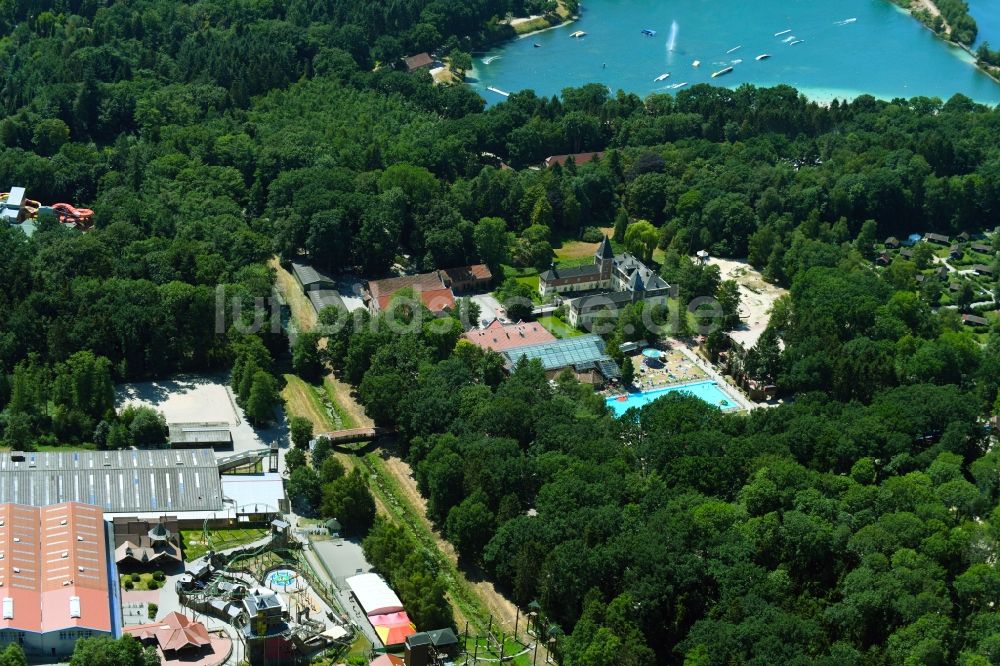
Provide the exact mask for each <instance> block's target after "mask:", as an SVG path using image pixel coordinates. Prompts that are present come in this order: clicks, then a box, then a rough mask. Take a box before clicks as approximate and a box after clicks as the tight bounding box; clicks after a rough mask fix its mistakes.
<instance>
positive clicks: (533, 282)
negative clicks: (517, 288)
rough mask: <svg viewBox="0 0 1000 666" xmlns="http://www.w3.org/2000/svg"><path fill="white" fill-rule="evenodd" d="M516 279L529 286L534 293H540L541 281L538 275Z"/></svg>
mask: <svg viewBox="0 0 1000 666" xmlns="http://www.w3.org/2000/svg"><path fill="white" fill-rule="evenodd" d="M514 279H515V280H517V281H518V282H521V283H523V284H526V285H528V286H529V287H531V289H532V290H533V291H535V292H537V291H538V282H539V279H538V274H537V273H535V274H534V275H522V276H518V277H516V278H514Z"/></svg>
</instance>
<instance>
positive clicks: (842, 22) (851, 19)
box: [833, 18, 858, 25]
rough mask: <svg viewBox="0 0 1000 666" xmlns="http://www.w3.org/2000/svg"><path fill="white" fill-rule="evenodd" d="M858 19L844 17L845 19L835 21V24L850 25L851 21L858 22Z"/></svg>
mask: <svg viewBox="0 0 1000 666" xmlns="http://www.w3.org/2000/svg"><path fill="white" fill-rule="evenodd" d="M857 20H858V19H856V18H849V19H844V20H843V21H834V22H833V24H834V25H850V24H851V23H855V22H857Z"/></svg>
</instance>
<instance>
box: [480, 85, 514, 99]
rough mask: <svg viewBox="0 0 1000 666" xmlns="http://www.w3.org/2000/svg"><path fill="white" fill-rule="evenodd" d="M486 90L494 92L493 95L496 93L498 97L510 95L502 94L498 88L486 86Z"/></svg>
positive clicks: (508, 95)
mask: <svg viewBox="0 0 1000 666" xmlns="http://www.w3.org/2000/svg"><path fill="white" fill-rule="evenodd" d="M486 89H487V90H489V91H490V92H494V93H496V94H498V95H502V96H504V97H510V93H509V92H504V91H503V90H500V89H499V88H494V87H493V86H488V87H487V88H486Z"/></svg>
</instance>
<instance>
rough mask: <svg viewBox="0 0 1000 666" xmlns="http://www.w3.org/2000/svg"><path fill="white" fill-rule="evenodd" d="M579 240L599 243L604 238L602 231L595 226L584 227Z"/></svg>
mask: <svg viewBox="0 0 1000 666" xmlns="http://www.w3.org/2000/svg"><path fill="white" fill-rule="evenodd" d="M580 240H582V241H583V242H584V243H600V242H601V241H602V240H604V232H603V231H601V230H600V229H598V228H597V227H586V228H584V230H583V234H581V236H580Z"/></svg>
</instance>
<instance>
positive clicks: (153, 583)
mask: <svg viewBox="0 0 1000 666" xmlns="http://www.w3.org/2000/svg"><path fill="white" fill-rule="evenodd" d="M146 589H147V590H158V589H160V584H159V583H157V582H156V581H155V580H151V581H149V582H148V583H146Z"/></svg>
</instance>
